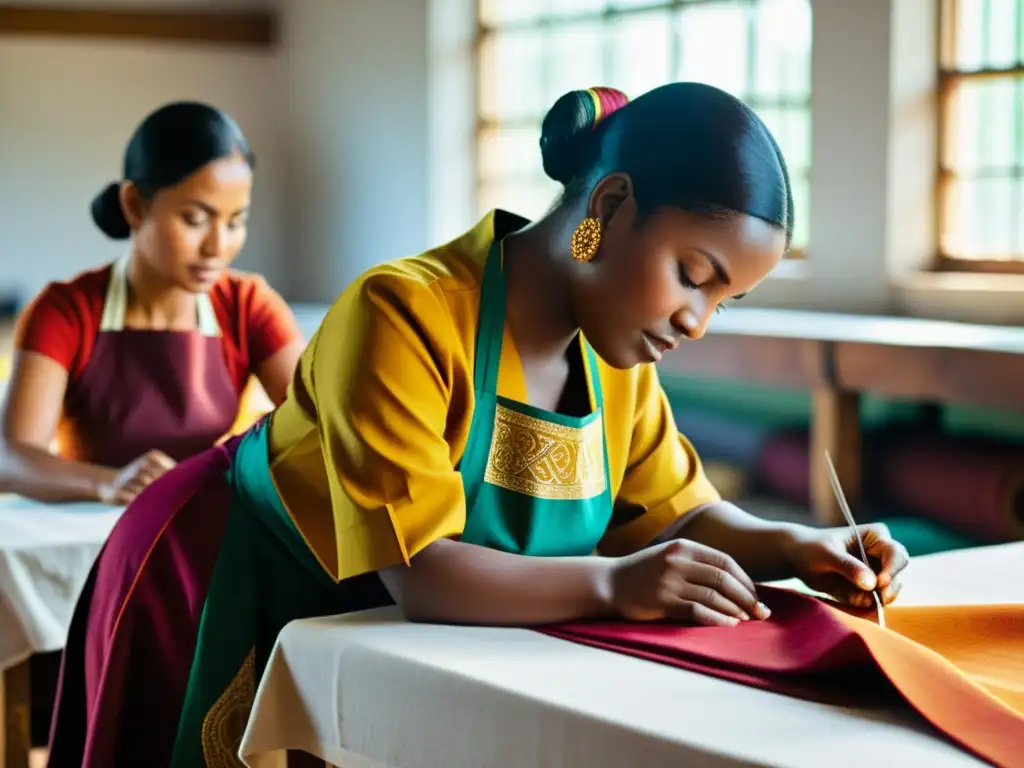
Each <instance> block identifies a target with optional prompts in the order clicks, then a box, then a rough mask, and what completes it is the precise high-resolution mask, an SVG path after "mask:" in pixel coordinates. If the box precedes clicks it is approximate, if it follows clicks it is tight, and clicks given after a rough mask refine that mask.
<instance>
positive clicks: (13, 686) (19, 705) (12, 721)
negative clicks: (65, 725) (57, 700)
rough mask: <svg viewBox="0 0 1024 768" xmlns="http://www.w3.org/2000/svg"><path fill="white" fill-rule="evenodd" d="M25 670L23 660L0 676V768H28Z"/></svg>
mask: <svg viewBox="0 0 1024 768" xmlns="http://www.w3.org/2000/svg"><path fill="white" fill-rule="evenodd" d="M28 669H29V667H28V661H27V660H26V661H23V662H21V663H20V664H17V665H15V666H13V667H11V668H10V669H5V670H3V672H0V712H2V713H3V727H2V728H0V768H28V755H29V750H30V749H31V747H32V737H31V732H30V727H29V722H30V717H31V707H30V701H29V672H28Z"/></svg>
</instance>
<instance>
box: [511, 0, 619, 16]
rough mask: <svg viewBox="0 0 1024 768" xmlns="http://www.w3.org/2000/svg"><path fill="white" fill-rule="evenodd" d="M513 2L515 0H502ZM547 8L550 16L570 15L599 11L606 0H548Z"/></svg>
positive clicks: (603, 6) (605, 5)
mask: <svg viewBox="0 0 1024 768" xmlns="http://www.w3.org/2000/svg"><path fill="white" fill-rule="evenodd" d="M504 1H505V2H506V3H509V4H511V3H514V2H516V1H517V0H504ZM547 5H548V8H549V9H550V13H551V15H552V16H572V15H579V14H581V13H595V12H596V13H600V12H601V11H603V10H604V9H605V8H606V7H607V6H608V2H607V0H548V2H547Z"/></svg>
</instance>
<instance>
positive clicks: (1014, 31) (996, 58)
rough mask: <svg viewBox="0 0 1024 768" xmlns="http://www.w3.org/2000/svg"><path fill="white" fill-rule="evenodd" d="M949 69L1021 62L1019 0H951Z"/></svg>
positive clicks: (1023, 33)
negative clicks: (952, 37)
mask: <svg viewBox="0 0 1024 768" xmlns="http://www.w3.org/2000/svg"><path fill="white" fill-rule="evenodd" d="M955 5H956V14H955V16H954V17H953V18H954V21H953V23H954V25H955V26H954V28H953V31H954V33H955V36H956V41H955V52H954V57H953V67H954V68H955V69H959V70H966V71H969V70H977V69H985V68H994V69H1001V68H1006V67H1012V66H1014V65H1015V64H1017V63H1018V62H1020V60H1021V43H1022V40H1021V35H1024V26H1022V24H1021V19H1020V14H1021V13H1022V7H1021V6H1022V3H1021V0H955Z"/></svg>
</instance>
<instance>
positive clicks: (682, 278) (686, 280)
mask: <svg viewBox="0 0 1024 768" xmlns="http://www.w3.org/2000/svg"><path fill="white" fill-rule="evenodd" d="M679 282H680V283H682V284H683V285H685V286H686V287H687V288H689V289H691V290H695V289H697V288H700V286H699V285H697V284H696V283H695V282H693V280H691V279H690V276H689V275H688V274H686V267H684V266H683V265H682V264H680V265H679Z"/></svg>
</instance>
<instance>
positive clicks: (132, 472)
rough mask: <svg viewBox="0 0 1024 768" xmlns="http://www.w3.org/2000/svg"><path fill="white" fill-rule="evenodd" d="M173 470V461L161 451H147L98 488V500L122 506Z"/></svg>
mask: <svg viewBox="0 0 1024 768" xmlns="http://www.w3.org/2000/svg"><path fill="white" fill-rule="evenodd" d="M173 468H174V460H173V459H171V457H170V456H168V455H167V454H166V453H163V452H162V451H148V452H147V453H144V454H142V455H141V456H139V458H137V459H135V460H134V461H133V462H131V463H130V464H128V465H127V466H126V467H124V468H123V469H120V470H118V471H117V472H116V473H115V474H114V476H113V477H112V478H111V479H110V480H109V481H107V482H104V483H101V484H100V486H99V494H98V495H99V500H100V501H101V502H102V503H104V504H111V505H117V506H124V505H127V504H130V503H131V501H132V500H133V499H134V498H135V497H136V496H138V495H139V494H140V493H142V490H143V489H144V488H145V487H146V486H147V485H149V484H150V483H152V482H153V481H155V480H156V479H158V478H159V477H160V476H161V475H163V474H165V473H166V472H167V471H168V470H170V469H173Z"/></svg>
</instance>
